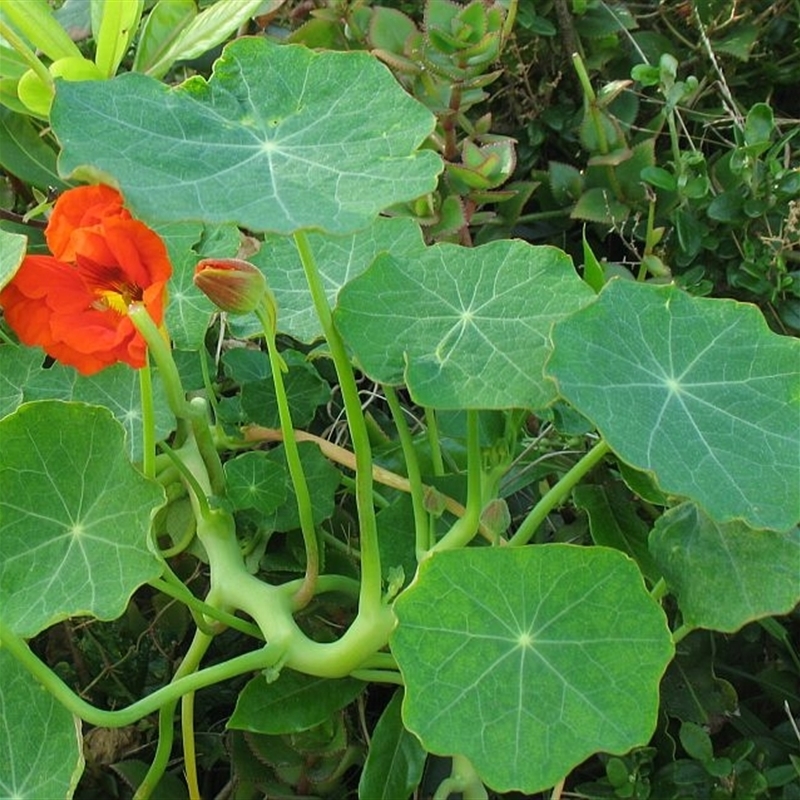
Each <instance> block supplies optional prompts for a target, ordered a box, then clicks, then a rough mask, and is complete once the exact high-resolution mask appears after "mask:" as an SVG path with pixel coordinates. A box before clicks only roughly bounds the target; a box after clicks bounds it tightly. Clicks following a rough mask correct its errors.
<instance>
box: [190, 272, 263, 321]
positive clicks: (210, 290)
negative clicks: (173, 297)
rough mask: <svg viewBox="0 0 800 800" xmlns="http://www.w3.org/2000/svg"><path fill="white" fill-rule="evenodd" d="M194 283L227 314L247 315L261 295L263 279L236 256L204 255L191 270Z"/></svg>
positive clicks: (259, 273)
mask: <svg viewBox="0 0 800 800" xmlns="http://www.w3.org/2000/svg"><path fill="white" fill-rule="evenodd" d="M194 285H195V286H197V288H198V289H200V291H201V292H203V294H205V295H206V297H208V299H209V300H211V302H212V303H214V305H215V306H217V307H218V308H221V309H222V310H223V311H227V312H228V313H229V314H247V313H248V312H249V311H253V310H255V308H256V306H258V304H259V303H260V302H261V301H262V299H263V298H264V294H265V292H266V290H267V281H266V279H265V278H264V276H263V275H262V274H261V272H260V270H258V269H256V267H254V266H253V265H252V264H250V263H249V262H247V261H242V259H240V258H204V259H203V260H202V261H200V262H199V263H198V265H197V266H196V267H195V270H194Z"/></svg>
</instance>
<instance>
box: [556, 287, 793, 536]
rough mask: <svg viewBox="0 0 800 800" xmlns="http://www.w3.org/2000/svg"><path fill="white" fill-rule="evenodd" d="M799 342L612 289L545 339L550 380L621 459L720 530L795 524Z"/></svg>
mask: <svg viewBox="0 0 800 800" xmlns="http://www.w3.org/2000/svg"><path fill="white" fill-rule="evenodd" d="M799 364H800V341H798V340H796V339H790V338H789V337H784V336H778V335H777V334H774V333H772V332H771V331H770V330H769V329H768V328H767V324H766V322H765V321H764V318H763V317H762V316H761V314H760V313H759V311H758V310H757V309H756V308H755V307H754V306H750V305H745V304H743V303H736V302H734V301H732V300H718V299H708V298H701V297H692V296H690V295H688V294H686V293H685V292H683V291H681V290H680V289H679V288H677V287H675V286H653V285H645V284H639V283H635V282H633V281H622V280H614V281H611V282H610V283H609V284H608V285H607V286H606V288H605V289H603V291H602V292H601V294H600V295H599V297H598V299H597V300H596V301H595V302H594V303H592V304H591V305H590V306H587V307H586V308H584V309H582V310H581V311H579V312H578V313H576V314H574V315H573V316H572V317H570V318H569V319H567V320H565V321H564V322H562V323H561V324H559V325H557V326H556V327H555V329H554V331H553V354H552V357H551V358H550V360H549V362H548V364H547V372H548V373H549V374H550V375H552V376H553V377H554V378H555V379H556V382H557V383H558V388H559V390H560V391H561V394H562V395H563V396H564V397H565V398H566V399H567V400H568V401H569V402H570V403H572V404H573V405H574V406H575V408H577V409H578V411H580V412H581V413H582V414H584V415H585V416H587V417H588V418H589V419H591V420H592V421H593V422H594V423H595V425H596V426H597V427H598V429H599V430H600V432H601V433H602V435H603V437H604V438H605V439H606V440H607V441H608V443H609V444H610V445H611V447H612V448H613V449H614V450H615V451H616V452H617V454H618V455H619V456H620V457H621V458H622V459H624V460H625V461H627V462H628V463H630V464H632V465H633V466H635V467H638V468H639V469H644V470H648V471H652V472H653V473H654V474H655V478H656V480H657V481H658V484H659V486H660V488H661V489H662V490H664V491H665V492H668V493H671V494H677V495H683V496H686V497H690V498H692V499H694V500H696V501H697V502H698V503H700V504H701V505H702V506H703V507H704V508H705V510H706V511H707V512H708V513H709V514H711V516H712V517H714V518H715V519H718V520H719V521H721V522H725V521H729V520H733V519H742V520H744V521H745V522H747V523H748V524H749V525H751V526H752V527H756V528H775V529H777V530H785V529H787V528H789V527H791V526H792V525H794V524H796V522H797V520H798V519H800V492H798V491H797V487H798V486H799V485H800V425H798V420H799V419H800V370H799V369H798V365H799Z"/></svg>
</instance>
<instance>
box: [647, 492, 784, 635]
mask: <svg viewBox="0 0 800 800" xmlns="http://www.w3.org/2000/svg"><path fill="white" fill-rule="evenodd" d="M799 534H800V530H797V529H795V530H793V531H788V532H784V533H780V532H777V531H769V530H766V531H754V530H753V529H752V528H748V527H747V526H746V525H743V524H742V523H741V522H729V523H725V524H721V523H718V522H715V521H714V520H712V519H709V517H708V516H706V515H705V514H703V512H702V511H700V509H698V508H697V506H695V505H694V504H692V503H684V504H683V505H681V506H678V507H677V508H673V509H670V510H669V511H668V512H667V513H666V514H664V516H663V517H661V518H660V519H659V520H658V521H657V522H656V525H655V528H654V529H653V531H652V533H651V534H650V549H651V551H652V553H653V556H654V558H655V560H656V563H657V564H658V565H659V567H660V568H661V570H662V571H663V573H664V577H665V578H666V581H667V583H668V584H669V585H670V587H672V589H673V590H674V591H675V593H676V594H677V596H678V605H679V606H680V609H681V614H682V615H683V621H684V623H685V624H686V625H689V626H691V627H695V628H710V629H712V630H717V631H725V632H728V633H732V632H733V631H736V630H738V629H739V628H741V627H742V626H743V625H745V624H747V623H748V622H751V621H752V620H754V619H759V618H761V617H767V616H774V615H776V614H788V613H789V611H791V610H792V609H793V608H794V607H795V606H796V605H797V604H798V603H800V535H799Z"/></svg>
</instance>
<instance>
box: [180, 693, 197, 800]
mask: <svg viewBox="0 0 800 800" xmlns="http://www.w3.org/2000/svg"><path fill="white" fill-rule="evenodd" d="M181 744H182V745H183V769H184V772H185V773H186V788H187V789H188V790H189V800H201V798H200V785H199V784H198V782H197V750H196V748H195V741H194V692H189V693H187V694H185V695H184V696H183V697H182V698H181Z"/></svg>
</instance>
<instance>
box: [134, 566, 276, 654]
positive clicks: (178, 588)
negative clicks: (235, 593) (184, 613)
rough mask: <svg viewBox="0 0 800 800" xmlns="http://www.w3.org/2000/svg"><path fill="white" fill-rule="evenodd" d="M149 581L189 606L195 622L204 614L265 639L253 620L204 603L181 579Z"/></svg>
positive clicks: (151, 584)
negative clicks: (176, 582) (240, 617)
mask: <svg viewBox="0 0 800 800" xmlns="http://www.w3.org/2000/svg"><path fill="white" fill-rule="evenodd" d="M175 580H176V581H177V580H178V579H177V578H175ZM148 583H149V584H150V586H152V587H153V588H154V589H157V590H158V591H159V592H162V593H163V594H165V595H167V596H168V597H174V598H175V599H176V600H180V602H181V603H183V604H184V605H186V606H188V607H189V609H190V610H191V612H192V616H193V617H195V622H197V621H198V620H197V618H198V617H199V618H200V619H202V618H203V617H204V616H205V617H211V618H212V619H214V620H216V621H217V622H219V623H220V624H222V625H225V626H227V627H228V628H235V629H236V630H237V631H241V632H242V633H245V634H247V635H248V636H252V637H254V638H255V639H262V640H263V638H264V636H263V634H262V633H261V630H260V628H258V626H256V625H253V623H252V622H246V621H245V620H243V619H239V617H237V616H235V615H234V614H229V613H228V612H227V611H223V610H222V609H221V608H214V607H213V606H210V605H209V604H208V603H204V602H203V601H202V600H201V599H200V598H199V597H195V596H194V595H193V594H192V593H191V592H190V591H189V589H187V588H186V585H185V584H184V583H182V582H181V581H178V584H177V585H176V584H175V583H174V582H173V581H171V580H166V579H164V578H156V579H155V580H152V581H148ZM198 627H199V625H198Z"/></svg>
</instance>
